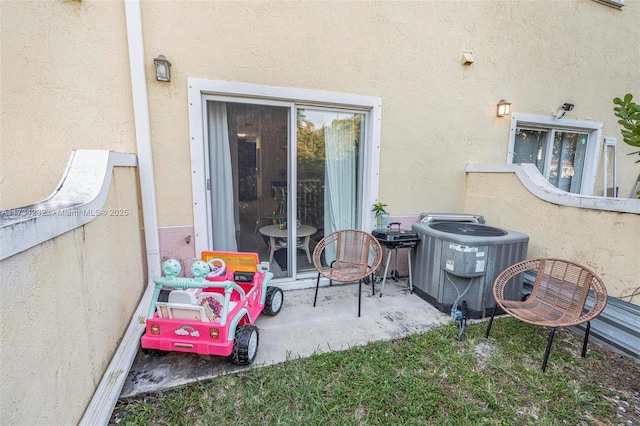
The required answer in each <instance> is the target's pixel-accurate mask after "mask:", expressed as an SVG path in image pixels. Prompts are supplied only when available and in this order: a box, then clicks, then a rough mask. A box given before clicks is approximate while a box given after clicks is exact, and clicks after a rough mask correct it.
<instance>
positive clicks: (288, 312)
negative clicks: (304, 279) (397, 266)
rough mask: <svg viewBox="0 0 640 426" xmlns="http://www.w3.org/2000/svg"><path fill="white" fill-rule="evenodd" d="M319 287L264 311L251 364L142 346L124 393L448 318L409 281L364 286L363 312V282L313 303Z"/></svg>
mask: <svg viewBox="0 0 640 426" xmlns="http://www.w3.org/2000/svg"><path fill="white" fill-rule="evenodd" d="M314 291H315V288H312V289H304V290H289V291H285V292H284V304H283V307H282V311H281V312H280V313H279V314H278V315H277V316H275V317H269V316H266V315H261V316H260V317H259V318H258V319H257V321H256V325H257V326H258V327H259V329H260V340H259V347H258V354H257V357H256V360H255V362H254V363H253V364H252V365H251V366H243V367H241V366H237V365H234V364H232V363H231V362H230V361H229V360H228V359H226V358H222V357H215V356H200V355H196V354H187V353H178V352H172V353H169V354H168V355H166V356H164V357H159V358H156V357H151V356H148V355H145V354H143V353H142V352H141V351H139V352H138V355H137V356H136V359H135V360H134V363H133V365H132V367H131V370H130V372H129V375H128V376H127V379H126V381H125V384H124V386H123V389H122V392H121V395H120V397H121V398H127V397H133V396H136V395H140V394H144V393H149V392H158V391H161V390H165V389H169V388H172V387H176V386H180V385H184V384H187V383H191V382H195V381H198V380H205V379H209V378H212V377H215V376H217V375H220V374H225V373H230V372H235V371H240V370H245V369H248V368H255V367H259V366H266V365H272V364H277V363H281V362H284V361H286V360H288V359H295V358H298V357H308V356H310V355H313V354H315V353H323V352H329V351H336V350H345V349H348V348H350V347H354V346H359V345H365V344H367V343H369V342H373V341H379V340H393V339H398V338H401V337H405V336H408V335H411V334H415V333H420V332H425V331H427V330H429V329H432V328H434V327H437V326H439V325H442V324H446V323H447V322H448V321H449V320H450V317H449V315H447V314H445V313H442V312H440V311H438V310H437V309H436V308H434V307H433V306H432V305H430V304H429V303H427V302H425V301H424V300H422V299H421V298H420V297H418V296H417V295H415V294H411V293H410V291H409V290H408V289H407V288H406V287H405V286H404V284H403V282H402V281H400V282H399V283H394V282H391V281H387V283H386V284H385V288H384V294H383V296H382V297H380V293H379V291H380V285H376V295H375V296H372V295H371V286H368V285H364V286H363V289H362V316H361V317H360V318H358V312H357V311H358V298H357V294H358V293H357V291H358V285H357V284H347V285H336V286H333V287H321V288H320V290H319V292H318V303H317V306H316V307H315V308H314V307H313V296H314Z"/></svg>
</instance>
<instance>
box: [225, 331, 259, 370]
mask: <svg viewBox="0 0 640 426" xmlns="http://www.w3.org/2000/svg"><path fill="white" fill-rule="evenodd" d="M258 341H259V336H258V327H256V326H255V325H249V324H245V325H240V326H238V328H237V330H236V338H235V339H234V340H233V352H232V353H231V361H233V363H234V364H238V365H249V364H251V363H252V362H253V361H254V360H255V359H256V354H257V353H258Z"/></svg>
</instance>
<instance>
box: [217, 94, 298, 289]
mask: <svg viewBox="0 0 640 426" xmlns="http://www.w3.org/2000/svg"><path fill="white" fill-rule="evenodd" d="M207 113H208V121H207V124H208V134H209V170H210V173H209V175H210V185H209V186H210V190H211V193H210V194H211V195H210V199H211V209H210V211H211V222H212V240H213V249H214V250H224V251H236V250H237V251H245V252H256V253H258V254H259V256H260V260H262V261H267V260H269V261H271V262H272V265H273V266H276V267H275V268H274V267H272V271H273V272H274V273H275V274H276V276H286V270H287V268H286V266H287V265H286V253H285V252H284V251H282V250H281V249H286V241H287V238H286V236H287V232H286V230H284V224H285V223H287V176H288V167H287V145H288V142H287V141H288V134H289V132H288V127H289V126H288V123H289V114H290V108H287V107H282V106H271V105H255V104H247V103H233V102H221V101H208V102H207ZM281 227H282V228H283V229H280V228H281ZM285 251H286V250H285Z"/></svg>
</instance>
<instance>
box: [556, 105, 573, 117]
mask: <svg viewBox="0 0 640 426" xmlns="http://www.w3.org/2000/svg"><path fill="white" fill-rule="evenodd" d="M573 106H574V105H573V104H562V106H561V107H560V109H559V110H558V112H556V115H555V117H556V119H557V120H560V119H561V118H562V117H564V115H565V114H566V113H567V111H571V110H572V109H573Z"/></svg>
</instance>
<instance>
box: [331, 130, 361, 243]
mask: <svg viewBox="0 0 640 426" xmlns="http://www.w3.org/2000/svg"><path fill="white" fill-rule="evenodd" d="M356 130H357V129H356V126H355V123H354V120H334V121H333V123H332V124H331V126H325V128H324V138H325V150H326V152H325V158H326V160H325V162H326V164H325V166H326V167H325V173H326V175H325V204H324V210H325V212H324V213H325V214H324V218H325V222H324V225H325V235H326V234H329V233H331V232H334V231H337V230H340V229H354V228H355V227H356V225H357V218H356V213H357V211H356V210H357V209H356V208H355V207H356V197H357V180H356V175H357V164H358V156H357V152H356V147H357V145H356V140H357V139H358V138H359V135H358V134H357V133H356Z"/></svg>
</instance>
